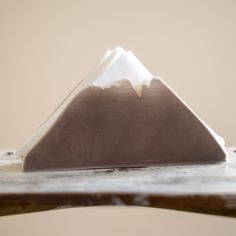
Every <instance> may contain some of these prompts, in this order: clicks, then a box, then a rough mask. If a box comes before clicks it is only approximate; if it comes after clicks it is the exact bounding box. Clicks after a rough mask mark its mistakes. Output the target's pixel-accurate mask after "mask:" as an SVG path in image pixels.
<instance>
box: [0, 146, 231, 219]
mask: <svg viewBox="0 0 236 236" xmlns="http://www.w3.org/2000/svg"><path fill="white" fill-rule="evenodd" d="M227 150H228V153H229V155H228V157H227V161H226V162H224V163H219V164H208V165H187V166H162V167H148V168H118V169H117V168H116V169H96V170H76V171H55V172H34V173H24V172H22V170H21V166H20V165H21V161H20V160H18V159H16V157H15V156H14V154H11V153H8V154H6V152H4V151H2V152H1V153H0V215H2V216H3V215H9V214H19V213H27V212H35V211H43V210H49V209H59V208H68V207H82V206H97V205H135V206H145V207H157V208H166V209H175V210H181V211H191V212H199V213H207V214H214V215H223V216H232V217H236V148H233V147H231V148H227Z"/></svg>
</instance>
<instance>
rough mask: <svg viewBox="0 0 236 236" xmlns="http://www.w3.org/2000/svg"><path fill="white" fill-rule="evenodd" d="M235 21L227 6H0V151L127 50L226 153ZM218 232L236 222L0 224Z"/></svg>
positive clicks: (146, 213)
mask: <svg viewBox="0 0 236 236" xmlns="http://www.w3.org/2000/svg"><path fill="white" fill-rule="evenodd" d="M235 13H236V1H234V0H232V1H230V0H221V1H219V0H204V1H201V0H196V1H191V0H179V1H177V0H173V1H164V0H163V1H159V0H136V1H133V0H126V1H124V0H117V1H112V0H110V1H108V0H107V1H105V0H101V1H96V0H93V1H91V0H85V1H82V0H67V1H66V0H55V1H53V0H40V1H39V0H38V1H33V0H32V1H26V0H0V108H1V111H0V121H1V122H0V148H17V147H19V146H20V145H21V144H22V143H23V142H24V141H25V140H26V139H27V138H28V137H29V136H30V135H31V134H32V133H33V132H34V130H35V129H36V128H37V127H38V126H39V124H40V123H41V122H42V121H43V120H44V119H45V118H46V117H47V116H48V115H49V114H50V112H51V111H52V110H53V109H54V108H55V106H56V105H57V104H58V103H59V102H60V101H61V100H62V99H63V97H64V96H65V95H66V94H67V93H68V92H69V91H70V90H71V89H72V88H73V87H74V86H75V85H76V84H77V83H78V81H79V80H80V79H81V78H82V77H83V76H85V75H86V73H88V71H89V70H90V69H91V67H93V65H94V64H95V63H96V61H97V60H98V59H99V58H100V56H101V55H102V54H103V53H104V51H105V50H106V49H108V48H113V47H115V46H123V47H125V48H126V49H131V50H133V52H134V53H135V54H136V55H137V56H138V57H139V58H140V60H141V61H142V62H143V63H144V64H145V65H146V66H147V68H149V69H150V71H151V72H152V73H153V74H156V75H159V76H161V77H162V78H163V79H164V80H165V81H166V82H167V83H168V84H169V85H170V86H171V87H172V88H173V89H175V90H176V91H177V93H178V94H179V95H180V96H181V97H182V98H183V99H184V100H185V101H186V102H187V103H188V104H189V105H190V106H191V107H192V108H193V109H194V110H195V111H196V112H197V113H198V114H199V115H200V116H201V117H202V118H203V119H204V120H205V121H206V122H207V123H208V124H209V125H210V126H211V127H212V128H213V129H215V130H216V131H217V132H218V133H219V134H220V135H222V136H223V137H224V138H225V140H226V143H227V144H228V145H233V144H236V135H235V134H234V132H235V120H236V111H235V100H236V92H235V91H236V90H235V89H236V88H235V87H236V70H235V67H236V65H235V61H236V47H235V42H236V14H235ZM26 227H29V228H28V229H26ZM57 227H58V228H57ZM166 227H167V228H166ZM191 230H193V231H194V233H191ZM225 230H227V233H226V234H227V235H235V232H236V220H232V219H225V218H220V217H212V216H203V215H196V214H189V213H178V212H174V211H165V210H157V209H143V208H101V207H99V208H86V209H71V210H60V211H57V212H55V211H52V212H47V213H37V214H30V215H24V216H13V217H4V218H0V234H1V235H4V236H7V235H25V236H26V235H43V234H44V235H47V234H48V235H67V234H68V233H71V235H78V233H81V235H144V234H147V235H157V234H158V233H161V235H190V234H191V235H200V234H203V235H207V234H209V235H211V234H213V233H214V234H215V235H223V234H224V231H225Z"/></svg>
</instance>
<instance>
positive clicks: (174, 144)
mask: <svg viewBox="0 0 236 236" xmlns="http://www.w3.org/2000/svg"><path fill="white" fill-rule="evenodd" d="M17 155H18V156H20V157H22V158H23V169H24V171H41V170H70V169H90V168H111V167H144V166H155V165H174V164H200V163H214V162H221V161H224V160H225V157H226V152H225V149H224V140H223V139H222V138H221V137H219V136H218V135H217V134H216V133H215V132H214V131H213V130H212V129H210V128H209V127H208V126H207V125H206V124H205V123H204V122H203V121H202V120H201V119H200V118H199V117H198V116H197V115H196V114H195V113H194V112H193V111H192V110H191V109H190V108H189V107H188V106H187V105H186V104H185V103H184V102H183V101H182V100H181V99H180V98H179V97H178V96H177V95H176V94H175V93H174V92H173V91H172V90H171V89H170V88H169V87H168V86H167V85H166V84H165V83H164V82H163V81H162V80H161V79H160V78H158V77H154V76H153V75H152V74H151V73H150V72H149V71H148V70H147V69H146V68H145V67H144V66H143V65H142V64H141V62H140V61H139V60H138V59H137V58H136V57H135V56H134V54H133V53H132V52H131V51H125V50H124V49H123V48H120V47H117V48H115V49H114V50H112V51H110V50H108V51H107V52H106V53H105V55H104V56H103V57H102V58H101V60H100V61H99V63H98V64H97V65H96V67H95V68H94V69H93V70H92V71H91V73H90V74H89V75H88V76H87V77H85V78H84V79H83V80H82V81H81V83H79V84H78V85H77V86H76V88H75V89H74V90H73V91H72V92H71V93H70V94H69V95H68V96H67V98H66V99H65V100H64V101H63V102H62V103H61V104H60V106H59V107H58V108H57V109H56V110H55V111H54V112H53V113H52V115H51V116H50V117H49V118H48V119H47V120H46V121H45V122H44V123H43V124H42V125H41V127H40V128H39V129H38V130H37V131H36V133H35V135H34V136H33V137H32V138H31V139H30V140H29V141H28V142H27V143H26V144H25V145H24V146H23V147H22V148H21V149H19V150H18V151H17Z"/></svg>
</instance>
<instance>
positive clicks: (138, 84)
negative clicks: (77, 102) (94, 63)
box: [93, 51, 153, 97]
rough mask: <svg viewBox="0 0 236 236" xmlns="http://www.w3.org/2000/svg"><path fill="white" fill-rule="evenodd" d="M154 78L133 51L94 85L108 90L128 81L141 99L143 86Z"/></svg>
mask: <svg viewBox="0 0 236 236" xmlns="http://www.w3.org/2000/svg"><path fill="white" fill-rule="evenodd" d="M152 78H153V75H152V74H151V73H150V72H149V71H148V70H147V69H146V68H145V67H144V66H143V64H142V63H141V62H140V61H139V60H138V59H137V57H136V56H135V55H134V54H133V53H132V52H131V51H126V52H124V53H123V54H121V55H120V56H119V57H118V58H117V59H116V60H115V61H113V63H112V64H110V65H109V66H108V67H107V68H106V70H104V71H103V72H102V73H100V74H99V76H98V77H97V79H96V81H95V82H94V83H93V85H95V86H99V87H102V88H106V87H109V86H111V85H112V84H114V83H115V82H117V81H119V80H122V79H127V80H129V81H130V83H131V84H132V86H133V88H134V90H135V92H136V93H137V95H138V96H139V97H140V96H141V92H142V86H143V85H147V86H148V85H149V84H150V81H151V80H152Z"/></svg>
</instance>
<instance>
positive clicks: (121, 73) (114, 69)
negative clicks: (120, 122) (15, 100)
mask: <svg viewBox="0 0 236 236" xmlns="http://www.w3.org/2000/svg"><path fill="white" fill-rule="evenodd" d="M153 78H154V76H153V75H152V74H151V73H150V72H149V71H148V70H147V69H146V68H145V67H144V66H143V64H142V63H141V62H140V61H139V60H138V59H137V58H136V57H135V55H134V54H133V53H132V52H131V51H125V50H124V49H123V48H121V47H116V48H115V49H113V50H112V51H111V50H107V51H106V53H105V54H104V56H103V57H102V58H101V59H100V60H99V62H98V63H97V65H96V66H95V67H94V69H93V70H92V71H91V72H90V73H89V75H88V76H86V77H85V78H84V79H83V80H82V81H81V82H80V83H79V84H77V86H76V87H75V88H74V89H73V90H72V91H71V93H70V94H69V95H68V96H67V97H66V98H65V99H64V100H63V101H62V102H61V103H60V104H59V106H58V107H57V108H56V110H55V111H54V112H53V113H52V114H51V115H50V116H49V118H48V119H47V120H46V121H45V122H44V123H43V124H42V125H41V126H40V127H39V128H38V130H37V131H36V132H35V133H34V135H33V137H31V139H29V141H28V142H27V143H26V144H25V145H23V146H22V147H21V148H20V149H19V150H18V151H17V153H16V154H17V155H18V156H20V157H24V156H26V155H27V153H29V151H30V150H31V149H32V148H33V147H34V145H36V144H37V143H38V142H39V141H40V140H41V139H42V138H43V137H44V135H45V134H46V133H47V131H48V130H49V129H50V128H51V127H52V125H53V124H54V122H55V121H56V120H57V118H58V117H59V116H60V115H61V114H62V112H63V111H64V109H65V108H66V107H67V105H68V104H69V103H70V102H71V101H72V100H73V98H74V97H75V96H77V95H78V93H80V92H81V91H82V90H84V89H86V88H88V87H89V86H92V85H93V86H99V87H101V88H106V87H110V86H112V85H114V84H116V82H117V81H120V80H122V79H127V80H129V81H130V83H131V84H132V86H133V88H134V90H135V92H136V93H137V95H138V96H139V97H141V93H142V87H143V85H146V86H149V84H150V82H151V80H152V79H153ZM158 79H159V78H158ZM167 87H168V86H167ZM168 88H169V87H168ZM172 92H174V91H173V90H172ZM174 94H175V95H176V96H177V97H178V98H179V99H180V100H181V101H182V99H181V98H180V97H179V96H178V95H177V94H176V93H175V92H174ZM182 102H183V101H182ZM183 103H184V102H183ZM184 104H185V105H186V106H187V104H186V103H184ZM187 107H188V108H189V110H190V111H192V110H191V109H190V107H189V106H187ZM192 113H193V114H194V115H195V116H196V117H197V118H198V119H199V120H200V121H201V122H202V123H203V125H204V126H205V127H206V128H207V129H208V130H209V132H210V133H211V134H212V136H213V137H214V139H215V140H216V141H217V142H218V143H219V144H220V145H221V146H222V148H223V149H224V140H223V138H221V137H220V136H218V135H217V134H216V133H215V132H214V131H213V130H212V129H211V128H210V127H209V126H208V125H206V124H205V123H204V122H203V121H202V120H201V119H200V118H199V117H198V116H197V115H196V114H195V113H194V112H193V111H192ZM224 150H225V149H224ZM225 153H226V151H225Z"/></svg>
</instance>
